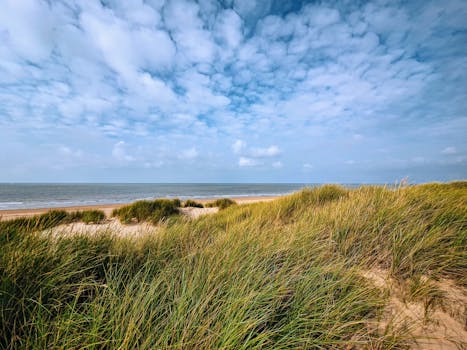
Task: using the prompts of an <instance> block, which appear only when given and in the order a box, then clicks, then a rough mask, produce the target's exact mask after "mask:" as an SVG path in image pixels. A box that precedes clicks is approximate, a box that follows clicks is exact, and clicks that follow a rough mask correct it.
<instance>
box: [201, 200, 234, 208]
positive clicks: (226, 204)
mask: <svg viewBox="0 0 467 350" xmlns="http://www.w3.org/2000/svg"><path fill="white" fill-rule="evenodd" d="M235 204H237V203H236V202H235V201H234V200H233V199H230V198H220V199H217V200H215V201H214V202H210V203H206V205H205V206H206V208H212V207H218V208H219V210H222V209H225V208H228V207H230V206H232V205H235Z"/></svg>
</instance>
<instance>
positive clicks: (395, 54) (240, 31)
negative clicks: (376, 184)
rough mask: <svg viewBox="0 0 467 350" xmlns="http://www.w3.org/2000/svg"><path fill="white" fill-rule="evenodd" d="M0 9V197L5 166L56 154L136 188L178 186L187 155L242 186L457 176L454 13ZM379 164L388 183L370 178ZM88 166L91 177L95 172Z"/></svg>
mask: <svg viewBox="0 0 467 350" xmlns="http://www.w3.org/2000/svg"><path fill="white" fill-rule="evenodd" d="M2 5H3V6H2V11H1V12H0V40H1V41H2V45H0V140H1V141H0V143H1V144H0V145H1V146H2V147H3V148H5V149H12V148H15V149H16V150H18V151H17V153H16V154H15V155H13V154H6V155H4V156H3V157H4V158H2V159H3V160H4V162H6V163H8V164H12V167H11V168H12V170H11V172H10V170H7V172H6V173H5V174H3V176H4V177H5V178H4V180H5V181H6V179H7V178H8V179H10V178H11V179H14V177H15V176H17V174H18V172H16V173H14V170H13V169H14V168H17V169H19V168H21V167H22V164H20V162H19V159H21V160H22V163H28V162H29V163H30V164H36V163H34V162H33V160H34V159H33V157H32V153H31V152H28V151H27V150H31V149H35V150H37V152H40V153H41V154H44V155H45V154H47V153H48V151H50V149H53V148H55V149H56V148H57V147H59V146H57V145H61V144H63V145H66V146H64V147H68V148H69V150H70V154H73V152H76V151H77V150H82V152H83V154H84V153H86V155H87V156H86V157H84V156H83V157H82V160H81V161H82V162H86V161H87V160H88V159H90V157H89V154H95V158H96V159H97V158H99V159H106V154H105V153H106V152H107V153H108V150H109V149H113V156H112V157H111V158H112V159H111V160H109V164H110V165H109V164H106V166H108V167H109V168H111V165H112V164H113V163H111V162H114V163H115V162H116V163H118V164H119V169H123V168H126V169H127V170H125V171H128V172H129V173H132V174H133V175H134V176H136V177H138V176H140V173H138V172H136V170H134V169H136V166H135V165H138V166H141V167H143V168H144V167H145V165H144V164H145V163H148V164H150V165H149V166H147V169H151V168H153V167H154V166H153V165H154V164H155V165H158V164H159V162H163V163H164V167H163V169H167V171H172V172H173V174H177V173H180V171H179V168H177V167H182V166H183V163H184V162H185V161H186V160H187V159H190V156H188V157H185V156H183V153H184V152H188V151H189V150H191V146H190V145H196V148H195V151H196V152H197V156H196V157H194V158H197V163H198V162H199V163H200V166H203V167H204V168H205V169H210V170H209V171H211V173H210V174H212V176H220V177H222V176H227V175H226V172H223V171H220V169H223V168H225V167H226V166H229V165H230V162H231V157H232V154H231V153H230V150H232V152H233V154H234V155H235V159H236V160H238V164H239V165H240V163H241V164H243V165H242V166H249V167H250V169H249V170H248V171H249V172H250V173H249V174H251V177H250V178H251V179H257V180H262V177H263V176H264V173H261V169H262V167H259V166H258V167H255V166H257V165H265V164H269V165H270V166H273V164H275V163H277V164H278V162H280V161H279V157H283V159H287V169H284V170H283V171H281V172H276V173H277V176H278V177H277V178H274V181H289V180H290V181H292V179H296V180H297V181H301V180H303V178H304V177H303V178H301V179H299V178H298V176H305V175H304V174H303V173H304V172H303V171H302V172H293V171H292V170H291V169H293V168H294V167H295V169H297V168H303V169H305V168H304V167H303V164H311V163H313V164H320V167H319V169H317V168H316V169H314V173H315V172H316V173H317V176H321V177H322V179H323V181H327V179H329V180H331V179H333V178H334V177H335V176H337V175H335V174H344V173H345V175H342V177H351V178H352V179H355V180H357V182H359V181H360V180H361V181H363V178H367V179H378V180H379V179H382V178H386V177H390V178H392V177H400V176H399V175H400V173H403V172H404V171H403V170H401V169H403V168H404V167H405V170H406V172H407V173H408V172H410V171H415V170H413V169H414V167H413V164H414V162H413V159H414V158H416V157H423V158H424V159H425V160H426V161H425V162H418V163H417V166H418V167H419V168H420V169H422V168H423V167H424V168H425V169H426V171H425V172H424V171H422V170H417V171H418V172H417V174H418V175H416V176H419V178H420V179H425V178H429V176H431V175H430V174H435V173H436V174H438V173H439V174H440V175H439V176H438V175H437V176H438V177H436V179H442V178H446V179H448V178H452V177H457V178H462V177H465V176H466V172H465V169H466V168H465V159H464V158H463V157H464V154H463V153H462V150H463V149H464V148H465V147H464V146H465V145H466V143H465V141H464V139H465V136H464V134H465V125H466V120H467V119H466V118H467V115H466V114H465V103H464V100H465V98H464V97H465V88H464V86H466V84H467V69H466V68H467V60H466V57H467V49H466V47H465V45H464V43H465V42H466V40H467V34H466V33H467V25H466V23H465V18H466V16H467V5H466V4H465V2H464V1H461V0H449V1H446V2H443V4H442V6H441V5H440V4H438V3H436V2H424V1H415V2H414V3H410V4H409V3H401V2H384V1H383V2H380V1H366V2H347V3H345V4H336V3H326V4H324V3H309V2H280V1H269V0H267V1H246V0H232V1H226V2H225V1H224V2H222V1H214V0H209V1H204V0H203V1H191V0H166V1H159V0H155V1H154V0H151V1H141V0H137V1H131V2H121V1H120V2H119V1H106V2H94V1H82V0H70V1H68V2H66V4H65V3H64V2H62V1H49V2H47V1H40V0H24V1H13V0H6V1H4V3H3V4H2ZM78 129H81V130H88V131H89V132H90V133H92V134H93V135H94V136H93V138H94V139H93V140H94V141H93V142H94V143H93V145H94V146H95V150H94V152H91V151H89V150H88V149H86V148H85V147H83V145H82V143H81V142H80V141H79V140H78V139H77V137H76V139H75V140H73V141H72V140H68V139H66V138H64V135H74V134H75V132H76V130H78ZM79 135H81V136H82V135H86V133H84V132H82V133H80V134H79ZM44 140H45V141H48V140H57V141H56V142H55V143H54V145H49V146H46V145H44ZM234 140H237V141H235V142H234ZM49 142H50V141H49ZM120 142H122V143H120ZM247 142H248V144H247ZM232 143H233V145H232ZM446 144H455V145H456V147H453V146H449V147H447V146H446ZM18 145H23V146H22V147H18ZM129 145H131V147H130V146H129ZM47 147H49V148H47ZM443 147H444V149H443ZM383 148H384V150H385V151H384V152H379V151H377V150H381V149H383ZM173 149H177V150H181V151H178V152H176V153H175V155H174V154H173V152H170V150H173ZM106 150H107V151H106ZM57 152H58V153H59V154H61V155H62V156H65V154H66V152H65V151H64V150H62V151H58V150H56V151H55V153H57ZM192 153H193V152H192ZM162 154H163V155H164V156H161V155H162ZM188 154H189V153H188ZM200 154H202V155H203V157H199V155H200ZM454 154H455V155H456V156H455V157H454V156H453V157H446V156H447V155H454ZM385 157H386V158H385ZM43 158H44V159H45V158H47V157H43ZM242 158H243V160H242ZM448 158H452V159H448ZM454 158H456V159H458V161H457V162H456V163H454ZM346 159H359V167H348V166H346V164H345V160H346ZM391 159H393V160H394V159H399V160H403V161H401V162H400V163H397V162H392V161H391ZM363 160H365V161H363ZM448 160H449V162H451V163H449V162H448ZM383 161H384V162H386V164H388V166H389V165H391V166H392V167H393V168H391V169H387V168H384V171H381V173H379V174H376V173H375V172H376V171H377V170H375V169H381V168H382V167H383V166H382V165H381V167H380V168H378V167H377V166H376V165H377V164H382V162H383ZM47 162H48V164H53V163H54V160H53V159H52V158H47ZM365 162H368V163H365ZM370 163H371V164H373V165H374V167H373V168H371V167H370V165H368V166H367V169H364V168H365V166H366V165H364V164H370ZM448 163H449V164H448ZM14 164H16V165H14ZM83 164H84V163H83ZM96 164H98V165H96ZM151 164H152V165H151ZM252 164H254V165H255V166H253V165H252ZM430 164H438V165H439V168H440V170H439V171H438V170H436V171H434V170H432V169H431V168H430V169H429V165H430ZM360 165H361V166H360ZM89 166H90V167H93V169H94V171H95V172H99V171H100V170H98V167H99V166H100V162H98V161H96V160H95V159H93V160H89ZM44 167H45V165H44ZM161 169H162V168H161ZM324 169H325V170H324ZM417 169H418V168H417ZM105 171H108V170H102V174H107V175H108V176H110V177H112V176H114V173H112V172H110V171H108V172H107V173H105ZM321 171H322V172H321ZM378 171H379V170H378ZM319 172H321V173H319ZM31 173H32V174H34V173H35V172H34V171H32V172H31ZM44 173H46V172H44ZM279 173H281V174H279ZM297 173H299V174H302V175H297ZM216 174H223V175H216ZM424 174H427V175H424ZM107 175H102V176H104V177H105V176H107ZM403 175H404V176H405V173H404V174H403ZM187 176H188V175H187ZM231 176H235V175H234V173H232V175H231ZM279 176H284V178H279ZM433 176H434V175H433ZM167 178H170V174H168V175H167ZM149 179H151V180H152V179H153V178H152V177H149ZM359 179H360V180H359ZM219 180H222V179H220V178H219ZM230 180H232V181H236V180H237V179H236V178H233V179H230ZM271 181H272V180H271Z"/></svg>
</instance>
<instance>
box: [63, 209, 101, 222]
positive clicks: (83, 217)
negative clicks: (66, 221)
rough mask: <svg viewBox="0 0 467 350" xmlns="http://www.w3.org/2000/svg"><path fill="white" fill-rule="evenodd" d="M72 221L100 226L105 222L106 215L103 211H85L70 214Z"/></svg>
mask: <svg viewBox="0 0 467 350" xmlns="http://www.w3.org/2000/svg"><path fill="white" fill-rule="evenodd" d="M69 217H70V220H71V221H82V222H84V223H85V224H91V223H93V224H99V223H102V222H103V221H104V220H105V213H104V212H103V211H102V210H96V209H93V210H83V211H76V212H72V213H70V214H69Z"/></svg>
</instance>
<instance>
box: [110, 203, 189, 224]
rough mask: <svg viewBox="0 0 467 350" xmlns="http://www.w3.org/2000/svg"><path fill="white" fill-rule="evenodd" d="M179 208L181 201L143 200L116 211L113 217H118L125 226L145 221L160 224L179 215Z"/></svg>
mask: <svg viewBox="0 0 467 350" xmlns="http://www.w3.org/2000/svg"><path fill="white" fill-rule="evenodd" d="M179 206H180V200H179V199H173V200H170V199H156V200H153V201H146V200H143V201H137V202H134V203H132V204H129V205H125V206H123V207H121V208H118V209H115V210H114V211H113V212H112V216H116V217H118V219H119V220H120V221H121V222H122V223H124V224H129V223H132V222H133V223H134V222H143V221H148V222H153V223H158V222H159V221H161V220H164V219H167V218H169V217H170V216H173V215H176V214H178V209H177V208H178V207H179Z"/></svg>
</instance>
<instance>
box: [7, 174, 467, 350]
mask: <svg viewBox="0 0 467 350" xmlns="http://www.w3.org/2000/svg"><path fill="white" fill-rule="evenodd" d="M176 211H177V205H176V203H175V202H174V201H170V200H162V201H161V200H158V201H141V202H137V203H134V204H132V205H130V206H126V207H122V208H121V209H118V210H116V211H115V215H117V216H118V217H119V218H120V219H121V220H122V221H124V222H130V221H132V220H138V221H146V220H149V221H154V220H155V219H154V218H156V221H157V220H160V219H161V218H163V217H166V216H167V215H173V214H175V213H176ZM66 217H67V214H66V213H64V212H60V211H55V212H53V213H48V214H47V215H44V216H41V218H40V219H39V218H38V217H37V218H35V219H17V220H13V221H11V222H2V223H1V226H0V243H1V246H0V276H1V283H0V348H2V349H59V348H66V349H78V348H79V349H84V348H86V349H90V348H92V349H353V348H366V349H398V348H405V347H407V346H408V345H410V343H412V344H413V341H414V338H413V337H412V336H410V335H409V334H408V333H407V328H404V327H402V323H401V321H400V318H399V319H398V318H397V317H396V318H395V319H394V320H392V319H388V320H386V322H387V323H386V324H384V326H382V327H378V321H379V320H380V319H381V318H382V317H384V315H385V313H384V310H385V307H386V305H387V304H388V303H390V302H391V298H392V297H391V298H390V297H389V295H388V293H387V292H385V291H382V290H380V289H378V288H377V287H376V286H375V285H374V284H373V283H372V282H371V280H369V279H367V278H366V277H364V276H363V275H364V274H365V272H371V271H387V273H388V274H390V276H391V278H393V279H394V280H395V281H396V282H397V283H399V285H400V288H401V291H402V292H403V293H406V294H405V295H407V296H408V297H407V298H409V299H407V300H412V301H417V302H420V303H421V305H424V308H425V310H426V317H427V319H429V318H430V317H431V316H432V315H433V310H434V308H435V307H436V305H439V304H441V305H445V304H443V303H445V302H446V300H447V299H445V298H446V296H445V295H444V294H443V293H442V292H440V291H439V290H437V289H436V288H437V287H433V286H436V284H435V283H437V281H440V280H449V281H451V283H452V285H453V286H455V287H456V288H465V286H466V283H467V273H466V271H467V256H466V252H467V235H466V232H467V182H456V183H451V184H427V185H418V186H411V187H400V188H397V189H388V188H384V187H376V186H365V187H361V188H358V189H354V190H349V189H345V188H342V187H338V186H323V187H320V188H314V189H305V190H303V191H300V192H298V193H295V194H292V195H290V196H286V197H283V198H280V199H277V200H275V201H271V202H267V203H266V202H263V203H255V204H248V205H237V206H231V207H230V208H228V209H226V210H222V211H220V212H219V213H217V214H213V215H207V216H202V217H200V218H198V219H194V220H180V221H178V222H176V223H175V224H173V225H160V227H159V228H158V231H157V234H150V233H148V234H147V235H138V236H134V237H132V236H121V235H119V234H118V232H115V233H112V232H108V231H107V232H101V233H99V234H96V235H85V234H80V235H72V236H71V235H63V236H57V235H54V236H52V235H48V234H47V231H45V232H42V233H36V231H39V230H42V229H45V228H48V227H51V226H53V225H55V224H56V223H57V222H62V220H66ZM21 220H23V221H21ZM24 220H25V221H24ZM28 220H30V221H28ZM464 290H465V289H464ZM401 304H403V303H401ZM456 307H458V308H460V307H462V305H456ZM462 315H463V314H462V312H460V316H459V317H462ZM463 324H465V323H463ZM409 326H410V325H409Z"/></svg>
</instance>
